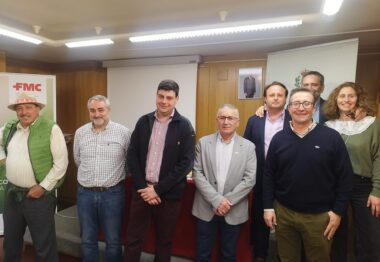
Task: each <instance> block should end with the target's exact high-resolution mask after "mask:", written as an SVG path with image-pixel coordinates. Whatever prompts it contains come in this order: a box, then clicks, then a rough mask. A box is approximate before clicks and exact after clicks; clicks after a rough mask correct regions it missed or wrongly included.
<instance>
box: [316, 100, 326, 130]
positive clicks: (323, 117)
mask: <svg viewBox="0 0 380 262" xmlns="http://www.w3.org/2000/svg"><path fill="white" fill-rule="evenodd" d="M319 101H320V102H319V122H318V123H320V124H321V125H323V124H324V123H325V122H326V121H327V119H326V117H325V114H324V113H323V104H324V103H325V102H326V101H325V100H324V99H323V98H322V97H320V98H319Z"/></svg>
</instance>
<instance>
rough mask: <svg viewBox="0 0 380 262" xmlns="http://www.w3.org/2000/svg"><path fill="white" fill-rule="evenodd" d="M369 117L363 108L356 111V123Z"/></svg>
mask: <svg viewBox="0 0 380 262" xmlns="http://www.w3.org/2000/svg"><path fill="white" fill-rule="evenodd" d="M366 116H367V111H366V110H365V109H364V108H362V107H358V108H357V109H356V110H355V119H354V120H355V122H358V121H360V120H362V119H363V118H365V117H366Z"/></svg>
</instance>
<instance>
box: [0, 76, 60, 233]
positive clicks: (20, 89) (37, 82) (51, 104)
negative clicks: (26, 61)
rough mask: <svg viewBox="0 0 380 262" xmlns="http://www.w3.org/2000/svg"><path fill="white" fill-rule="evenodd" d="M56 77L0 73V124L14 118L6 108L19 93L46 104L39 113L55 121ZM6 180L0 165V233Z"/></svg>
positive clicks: (12, 113) (2, 226)
mask: <svg viewBox="0 0 380 262" xmlns="http://www.w3.org/2000/svg"><path fill="white" fill-rule="evenodd" d="M55 92H56V78H55V76H54V75H34V74H14V73H0V93H1V96H0V126H3V125H4V124H5V123H6V122H7V121H9V120H11V119H15V118H16V113H15V112H14V111H12V110H10V109H8V105H9V104H10V103H14V102H15V100H16V98H17V97H18V96H19V95H21V94H23V93H24V94H26V95H28V96H31V97H35V98H36V99H37V101H39V102H41V103H43V104H45V105H46V106H45V107H44V108H43V109H42V110H41V113H40V115H42V116H44V117H45V118H48V119H52V120H53V121H56V93H55ZM7 183H8V181H7V180H6V177H5V167H4V165H0V234H1V235H2V234H3V232H4V225H3V210H4V194H5V187H6V185H7Z"/></svg>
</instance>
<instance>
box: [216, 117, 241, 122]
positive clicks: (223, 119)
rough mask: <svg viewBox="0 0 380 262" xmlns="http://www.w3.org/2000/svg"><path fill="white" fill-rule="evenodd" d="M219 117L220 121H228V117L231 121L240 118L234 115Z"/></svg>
mask: <svg viewBox="0 0 380 262" xmlns="http://www.w3.org/2000/svg"><path fill="white" fill-rule="evenodd" d="M217 119H218V120H219V121H220V122H224V121H226V119H227V120H228V121H229V122H232V121H236V120H238V119H239V118H237V117H234V116H218V117H217Z"/></svg>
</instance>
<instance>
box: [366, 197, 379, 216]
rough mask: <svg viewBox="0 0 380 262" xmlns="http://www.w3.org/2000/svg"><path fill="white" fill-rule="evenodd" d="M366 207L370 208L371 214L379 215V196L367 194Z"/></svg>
mask: <svg viewBox="0 0 380 262" xmlns="http://www.w3.org/2000/svg"><path fill="white" fill-rule="evenodd" d="M367 207H369V208H371V211H372V215H373V216H375V217H380V197H376V196H372V195H369V196H368V200H367Z"/></svg>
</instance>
